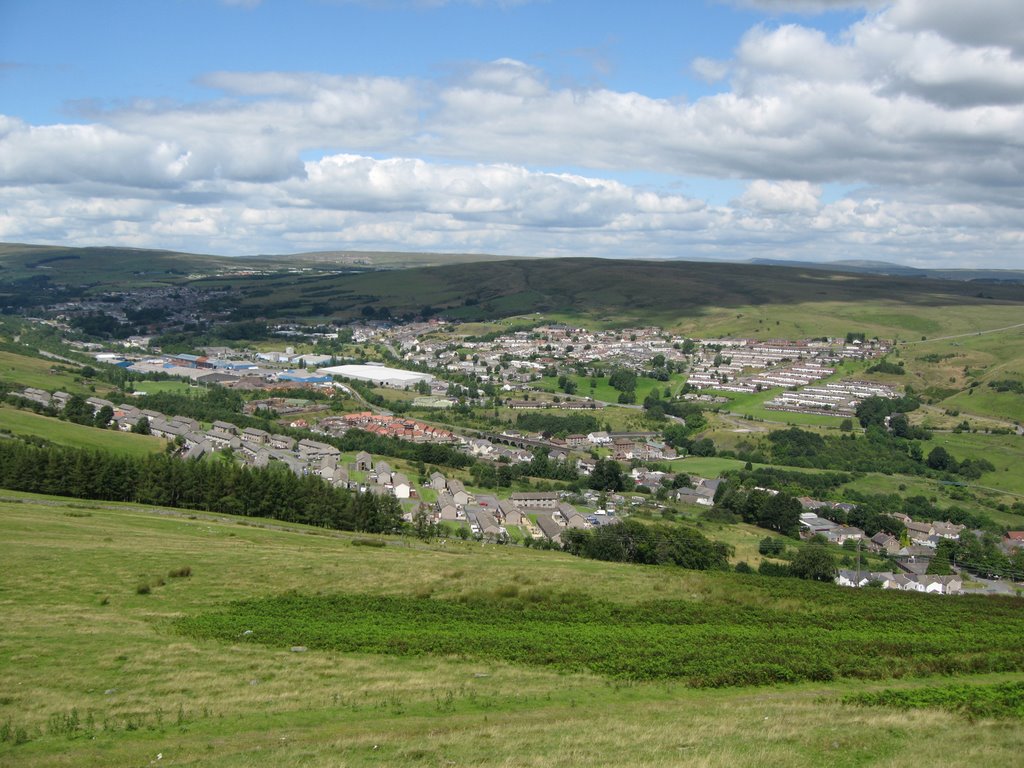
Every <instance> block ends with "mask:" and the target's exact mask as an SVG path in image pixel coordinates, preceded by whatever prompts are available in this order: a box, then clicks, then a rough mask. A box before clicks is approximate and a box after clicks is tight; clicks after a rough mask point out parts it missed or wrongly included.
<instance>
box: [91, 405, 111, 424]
mask: <svg viewBox="0 0 1024 768" xmlns="http://www.w3.org/2000/svg"><path fill="white" fill-rule="evenodd" d="M113 418H114V409H113V408H111V407H110V406H109V405H104V406H103V407H102V408H100V409H99V410H98V411H97V412H96V418H95V419H94V420H93V424H94V425H95V426H97V427H99V428H100V429H106V428H107V427H108V426H109V425H110V422H111V421H112V420H113Z"/></svg>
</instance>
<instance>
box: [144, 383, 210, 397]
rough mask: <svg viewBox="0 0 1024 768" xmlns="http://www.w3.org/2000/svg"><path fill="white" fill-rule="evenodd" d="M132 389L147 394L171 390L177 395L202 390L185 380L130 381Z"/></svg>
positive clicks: (190, 393) (192, 393)
mask: <svg viewBox="0 0 1024 768" xmlns="http://www.w3.org/2000/svg"><path fill="white" fill-rule="evenodd" d="M131 386H132V389H134V390H135V391H136V392H145V393H146V394H147V395H152V394H156V393H157V392H173V393H174V394H177V395H198V394H200V393H201V392H203V390H201V389H200V388H199V387H197V386H193V385H192V384H189V383H188V382H187V381H136V382H133V383H132V385H131Z"/></svg>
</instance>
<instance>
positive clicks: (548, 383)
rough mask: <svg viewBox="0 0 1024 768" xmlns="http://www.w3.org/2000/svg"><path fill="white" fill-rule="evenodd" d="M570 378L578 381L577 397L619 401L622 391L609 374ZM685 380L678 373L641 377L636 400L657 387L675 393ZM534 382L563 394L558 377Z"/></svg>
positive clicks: (542, 387) (612, 401)
mask: <svg viewBox="0 0 1024 768" xmlns="http://www.w3.org/2000/svg"><path fill="white" fill-rule="evenodd" d="M568 378H569V379H571V380H572V381H573V382H575V383H576V392H575V393H574V394H575V395H576V396H577V397H592V398H594V399H595V400H600V401H601V402H604V403H617V402H618V401H619V394H620V392H619V390H617V389H615V388H614V387H612V386H611V385H610V384H609V383H608V377H607V376H605V377H603V378H597V379H591V377H589V376H577V375H575V374H572V375H570V376H568ZM591 381H593V382H594V383H595V384H596V386H594V387H591V386H590V384H591ZM685 382H686V376H685V375H683V374H678V373H674V374H672V375H671V377H670V378H669V381H656V380H654V379H649V378H646V377H639V378H637V381H636V402H637V403H642V402H643V401H644V399H645V398H646V397H647V396H648V395H649V394H651V390H652V389H655V388H657V389H658V391H659V392H660V393H661V395H662V396H664V393H665V389H666V388H668V389H671V390H672V394H673V395H675V394H677V393H678V392H679V390H680V389H682V387H683V384H684V383H685ZM532 384H533V386H535V387H537V388H538V389H542V390H545V391H547V392H553V393H554V394H562V390H560V389H559V388H558V377H554V376H545V377H544V378H541V379H538V380H537V381H534V382H532Z"/></svg>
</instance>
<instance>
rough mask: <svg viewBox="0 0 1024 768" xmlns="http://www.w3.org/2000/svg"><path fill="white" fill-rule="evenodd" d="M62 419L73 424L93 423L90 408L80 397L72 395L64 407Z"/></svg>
mask: <svg viewBox="0 0 1024 768" xmlns="http://www.w3.org/2000/svg"><path fill="white" fill-rule="evenodd" d="M63 415H64V418H65V419H67V420H68V421H70V422H73V423H75V424H89V425H91V424H92V423H93V415H92V408H90V407H89V404H88V403H86V402H85V398H84V397H82V396H81V395H72V396H71V397H70V398H69V399H68V401H67V403H66V404H65V406H64V411H63Z"/></svg>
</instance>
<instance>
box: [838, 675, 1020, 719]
mask: <svg viewBox="0 0 1024 768" xmlns="http://www.w3.org/2000/svg"><path fill="white" fill-rule="evenodd" d="M843 703H844V704H855V705H858V706H862V707H892V708H894V709H899V710H907V709H944V710H946V711H949V712H958V713H960V714H964V715H967V716H968V717H972V718H977V717H1000V718H1021V717H1024V683H1021V682H1013V683H995V684H992V685H963V684H953V685H936V686H929V687H927V688H908V689H905V690H900V691H894V690H891V689H890V690H885V691H875V692H871V693H856V694H852V695H850V696H847V697H845V698H844V699H843Z"/></svg>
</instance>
